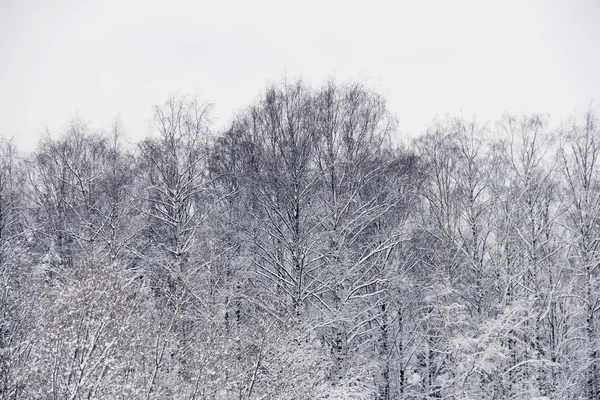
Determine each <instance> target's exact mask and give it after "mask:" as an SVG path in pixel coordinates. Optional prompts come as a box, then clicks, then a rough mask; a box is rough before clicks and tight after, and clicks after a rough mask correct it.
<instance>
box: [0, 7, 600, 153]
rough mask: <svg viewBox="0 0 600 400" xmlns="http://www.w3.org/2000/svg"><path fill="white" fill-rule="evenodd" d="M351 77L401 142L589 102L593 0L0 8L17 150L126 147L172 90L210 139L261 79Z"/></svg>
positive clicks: (599, 37) (598, 27)
mask: <svg viewBox="0 0 600 400" xmlns="http://www.w3.org/2000/svg"><path fill="white" fill-rule="evenodd" d="M284 76H287V77H288V78H291V79H293V78H297V77H302V78H303V79H304V80H305V81H306V82H307V83H309V84H313V85H319V84H321V83H323V82H324V81H325V80H326V79H328V78H332V77H333V78H336V80H337V81H339V82H343V81H346V80H349V79H351V80H357V79H359V80H362V81H365V82H366V83H367V84H370V85H372V86H374V87H375V88H376V89H378V90H379V91H380V92H381V93H382V94H384V95H385V96H386V98H387V99H388V105H389V108H390V110H391V111H392V112H394V113H395V114H396V115H397V117H398V118H399V120H400V130H401V132H403V133H404V134H415V133H420V132H422V131H423V130H424V129H425V127H426V126H427V125H429V124H430V123H431V122H432V119H433V118H434V116H436V115H444V114H446V113H448V114H452V115H462V116H465V117H468V118H471V117H472V116H473V115H477V117H478V119H480V120H485V119H497V118H499V117H500V115H501V114H502V113H503V112H505V111H508V112H512V113H522V112H526V113H529V112H540V113H549V114H551V115H552V117H553V118H558V119H561V118H564V117H566V116H567V115H568V114H570V113H572V112H573V111H583V110H585V109H586V108H587V107H588V106H589V104H590V102H592V101H593V102H594V104H595V105H600V0H581V1H574V0H573V1H569V0H564V1H559V0H540V1H535V0H519V1H513V0H503V1H500V0H499V1H494V2H491V1H486V0H472V1H454V0H453V1H450V0H447V1H443V0H440V1H428V0H414V1H373V0H371V1H362V2H352V1H326V0H320V1H314V0H309V1H306V0H304V1H293V2H288V1H281V0H280V1H276V0H273V1H263V0H251V1H249V0H247V1H226V0H212V1H198V0H196V1H163V2H157V1H147V0H146V1H124V0H116V1H115V0H102V1H101V0H98V1H90V0H62V1H61V0H54V1H41V0H37V1H34V0H0V134H1V135H3V136H7V137H10V136H15V137H16V141H17V144H18V145H19V146H20V148H22V149H23V150H31V149H32V148H33V147H34V145H35V142H37V140H38V139H39V137H40V136H41V135H42V134H43V133H44V132H45V130H46V128H48V129H49V131H50V132H51V133H52V134H58V133H60V131H61V130H62V129H64V127H65V126H66V125H67V123H68V122H69V120H70V119H72V118H73V117H74V116H76V115H79V116H80V117H83V119H84V120H87V121H89V122H90V123H91V126H92V127H94V128H99V129H106V128H108V127H109V126H110V125H111V123H112V122H113V121H114V120H115V118H117V117H118V118H120V119H121V122H122V125H123V126H124V128H125V130H126V132H127V133H128V135H129V136H130V138H132V140H137V139H139V138H142V137H143V136H145V135H146V134H147V133H148V121H149V118H150V116H151V109H152V106H153V105H155V104H160V103H163V102H164V101H165V100H166V99H167V97H168V96H169V95H171V94H173V93H176V92H178V93H192V94H194V93H197V94H198V96H199V97H200V98H202V99H205V100H207V101H210V102H211V103H213V104H214V107H215V108H214V114H213V115H214V119H215V125H216V126H217V127H219V126H223V125H225V124H226V123H227V121H228V120H229V119H230V118H231V117H232V116H233V115H234V114H235V112H236V111H238V110H240V109H241V108H243V107H245V106H247V105H249V104H251V103H252V102H253V101H254V100H256V99H257V98H258V96H259V95H260V94H261V92H262V91H263V90H264V88H265V87H266V85H267V84H268V83H270V82H280V81H281V80H282V78H283V77H284Z"/></svg>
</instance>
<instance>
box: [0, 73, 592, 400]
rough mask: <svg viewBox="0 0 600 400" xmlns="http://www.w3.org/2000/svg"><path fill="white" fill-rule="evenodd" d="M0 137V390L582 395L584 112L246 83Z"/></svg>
mask: <svg viewBox="0 0 600 400" xmlns="http://www.w3.org/2000/svg"><path fill="white" fill-rule="evenodd" d="M149 111H152V114H151V117H152V121H153V129H152V131H151V132H150V133H149V134H148V135H147V137H146V139H144V140H142V141H140V142H138V143H135V144H129V142H128V140H127V136H126V132H123V130H122V128H121V127H120V126H119V124H117V123H115V124H114V128H113V129H112V130H110V131H108V132H106V131H95V130H93V129H91V128H89V125H88V124H86V123H85V122H83V121H82V120H81V119H74V120H73V121H72V122H71V123H70V124H69V125H68V128H67V129H65V131H64V132H62V134H61V135H60V136H56V137H51V136H50V135H46V136H45V137H44V138H43V139H41V140H40V142H39V143H38V145H37V147H36V148H35V150H34V151H33V152H31V153H27V154H24V153H20V152H19V151H18V149H16V147H15V146H14V144H13V143H12V142H11V141H9V140H7V139H2V141H1V142H0V399H6V400H8V399H11V400H13V399H70V400H75V399H189V400H194V399H197V400H199V399H207V400H208V399H218V400H235V399H237V400H250V399H253V400H259V399H273V400H303V399H328V400H335V399H340V400H341V399H355V400H367V399H368V400H391V399H401V400H413V399H414V400H416V399H429V400H431V399H453V400H466V399H473V400H488V399H490V400H491V399H515V400H517V399H519V400H520V399H537V400H542V399H545V400H549V399H561V400H564V399H590V400H593V399H600V280H599V274H600V268H599V265H600V121H599V118H598V116H597V114H596V113H595V111H594V109H593V107H591V108H590V109H589V110H588V111H587V112H586V113H582V114H581V115H575V114H574V115H572V117H571V118H570V119H568V120H565V121H563V122H562V123H561V124H560V126H559V127H557V128H550V126H549V123H548V117H545V116H542V115H516V116H515V115H504V116H502V117H501V118H500V119H499V120H498V121H477V120H467V119H464V118H456V117H444V118H438V119H436V120H434V121H432V123H431V125H430V127H429V128H428V129H427V131H426V132H424V133H423V134H422V135H420V136H418V137H415V138H414V139H411V140H410V141H408V140H406V141H404V142H403V141H402V140H399V139H400V138H399V133H398V121H397V120H396V117H395V116H394V114H393V113H392V112H391V110H389V109H388V107H387V105H386V101H385V99H384V98H383V96H381V95H380V94H378V93H377V92H376V91H375V90H374V89H372V88H370V87H368V86H366V85H364V84H361V83H345V84H339V83H335V82H326V83H324V84H322V85H321V86H318V87H312V86H309V85H307V84H305V83H303V82H302V81H294V82H287V81H286V82H283V83H280V84H275V85H271V86H269V87H267V88H266V89H265V91H264V92H263V93H262V94H261V95H260V96H259V97H258V98H257V99H256V101H255V102H254V103H253V104H250V105H249V106H248V107H247V108H245V109H244V110H242V111H240V112H239V113H238V114H237V115H236V117H235V118H233V119H232V120H231V121H230V122H229V124H228V125H227V128H226V129H218V130H217V129H214V128H213V126H212V125H211V107H210V105H209V104H208V103H203V102H201V101H199V100H198V99H196V98H195V97H193V96H183V95H178V96H173V97H171V98H170V99H168V100H167V101H166V102H165V103H164V104H162V105H160V106H157V107H155V108H154V109H153V110H149Z"/></svg>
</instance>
